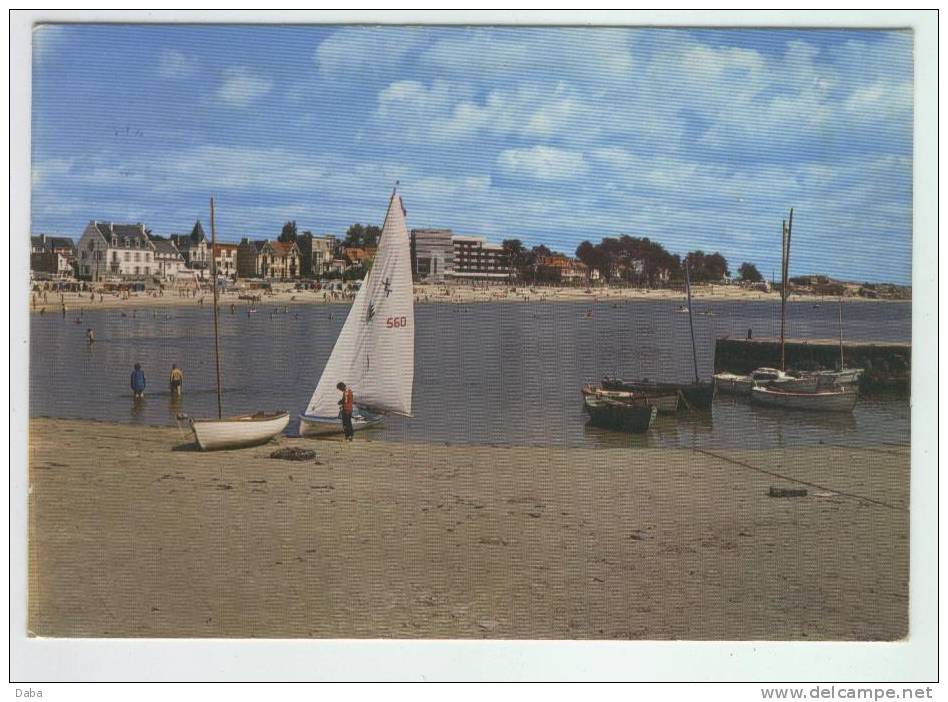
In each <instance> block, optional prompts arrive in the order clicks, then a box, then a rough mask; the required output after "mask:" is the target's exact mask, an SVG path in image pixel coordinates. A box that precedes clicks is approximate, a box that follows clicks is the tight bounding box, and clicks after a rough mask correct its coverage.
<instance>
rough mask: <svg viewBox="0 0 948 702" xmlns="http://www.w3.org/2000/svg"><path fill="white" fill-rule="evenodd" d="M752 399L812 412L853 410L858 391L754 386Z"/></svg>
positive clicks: (771, 405)
mask: <svg viewBox="0 0 948 702" xmlns="http://www.w3.org/2000/svg"><path fill="white" fill-rule="evenodd" d="M750 396H751V401H752V402H754V403H756V404H758V405H763V406H766V407H780V408H782V409H793V410H809V411H811V412H852V411H853V408H854V407H855V406H856V399H857V398H858V396H859V395H858V393H857V392H856V391H855V390H852V389H851V388H841V389H839V390H826V391H819V392H787V391H784V390H782V389H781V390H774V389H771V388H759V387H758V388H752V389H751V395H750Z"/></svg>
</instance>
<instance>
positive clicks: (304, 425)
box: [300, 414, 382, 437]
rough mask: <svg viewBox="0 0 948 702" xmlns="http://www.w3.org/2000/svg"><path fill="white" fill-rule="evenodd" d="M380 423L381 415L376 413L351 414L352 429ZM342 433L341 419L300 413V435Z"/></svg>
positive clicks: (358, 429) (356, 429)
mask: <svg viewBox="0 0 948 702" xmlns="http://www.w3.org/2000/svg"><path fill="white" fill-rule="evenodd" d="M381 423H382V417H381V416H379V415H377V414H353V415H352V430H353V431H361V430H362V429H369V428H370V427H374V426H378V425H379V424H381ZM341 433H342V420H341V419H340V418H339V417H338V416H336V417H315V416H312V415H308V414H301V415H300V436H310V437H312V436H331V435H333V434H341Z"/></svg>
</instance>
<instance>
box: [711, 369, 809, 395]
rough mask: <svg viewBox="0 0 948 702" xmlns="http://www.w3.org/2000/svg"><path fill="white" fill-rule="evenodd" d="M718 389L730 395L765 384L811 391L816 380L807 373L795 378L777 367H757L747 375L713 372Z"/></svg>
mask: <svg viewBox="0 0 948 702" xmlns="http://www.w3.org/2000/svg"><path fill="white" fill-rule="evenodd" d="M714 381H715V383H716V384H717V386H718V389H719V390H720V391H721V392H724V393H730V394H732V395H749V394H750V391H751V389H752V388H755V387H758V386H767V387H774V388H780V389H783V390H794V391H796V392H813V391H815V390H816V389H817V386H818V380H817V378H815V377H811V376H809V375H807V376H804V377H802V378H797V377H794V376H792V375H789V374H787V373H784V372H783V371H782V370H779V369H777V368H758V369H757V370H755V371H752V372H751V373H748V374H747V375H740V374H737V373H715V374H714Z"/></svg>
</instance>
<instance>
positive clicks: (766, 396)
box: [750, 207, 858, 412]
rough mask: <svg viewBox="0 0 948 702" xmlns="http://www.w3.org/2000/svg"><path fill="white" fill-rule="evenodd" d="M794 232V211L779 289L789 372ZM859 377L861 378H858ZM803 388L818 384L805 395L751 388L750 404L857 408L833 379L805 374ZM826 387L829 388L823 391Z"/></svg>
mask: <svg viewBox="0 0 948 702" xmlns="http://www.w3.org/2000/svg"><path fill="white" fill-rule="evenodd" d="M792 230H793V208H792V207H791V208H790V222H789V224H788V223H787V221H786V220H785V221H784V223H783V246H782V251H781V253H782V258H783V262H782V266H781V272H782V277H781V286H780V370H781V371H782V372H784V373H785V372H786V370H787V352H786V341H787V337H786V325H787V298H788V297H789V293H788V284H789V274H790V237H791V232H792ZM839 324H840V364H842V348H843V347H842V329H843V327H842V311H840V322H839ZM857 377H858V376H857ZM798 382H799V383H800V384H805V383H811V384H815V385H816V387H815V388H807V389H806V390H805V391H804V390H802V389H800V388H796V389H795V388H793V387H789V386H788V384H783V385H781V386H778V385H772V386H770V387H752V388H751V390H750V397H751V401H752V402H754V403H755V404H759V405H765V406H768V407H780V408H783V409H794V410H809V411H814V412H852V411H853V408H854V407H855V406H856V399H857V397H858V395H857V393H856V392H855V391H854V390H853V389H852V388H848V387H844V386H842V385H841V384H839V383H837V382H836V381H835V378H833V377H830V378H829V382H826V381H825V380H824V381H823V382H821V381H820V379H819V376H816V375H813V374H812V373H810V374H806V375H805V376H804V377H803V378H801V379H800V380H799V381H798ZM825 385H829V387H828V388H825V389H824V386H825Z"/></svg>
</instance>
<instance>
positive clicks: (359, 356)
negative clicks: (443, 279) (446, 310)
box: [300, 183, 415, 436]
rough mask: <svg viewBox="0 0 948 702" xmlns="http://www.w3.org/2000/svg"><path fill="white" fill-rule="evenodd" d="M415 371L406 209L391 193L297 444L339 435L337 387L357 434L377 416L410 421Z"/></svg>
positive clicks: (413, 313) (379, 418)
mask: <svg viewBox="0 0 948 702" xmlns="http://www.w3.org/2000/svg"><path fill="white" fill-rule="evenodd" d="M396 186H397V183H396ZM414 369H415V310H414V292H413V287H412V277H411V249H410V242H409V239H408V226H407V224H406V223H405V207H404V205H403V204H402V198H401V196H400V195H399V194H398V192H397V187H396V189H395V190H393V191H392V196H391V198H390V199H389V202H388V211H387V212H386V214H385V223H384V224H383V225H382V234H381V240H380V242H379V248H378V253H377V254H376V257H375V261H374V263H373V264H372V269H371V270H370V271H369V274H368V275H367V276H366V278H365V280H364V281H363V283H362V286H361V287H360V288H359V292H358V293H357V294H356V297H355V300H354V301H353V303H352V307H351V308H350V309H349V316H348V317H346V321H345V324H344V325H343V327H342V331H341V332H340V333H339V338H338V339H336V344H335V346H333V349H332V353H331V354H330V355H329V360H328V361H327V362H326V366H325V367H324V368H323V372H322V375H321V376H320V378H319V382H318V383H317V384H316V390H315V391H314V392H313V396H312V398H311V399H310V401H309V405H307V407H306V411H305V412H303V414H301V415H300V436H319V435H325V434H335V433H339V432H341V431H342V422H341V421H340V419H339V401H340V399H341V395H340V392H339V391H338V390H337V389H336V385H337V384H338V383H340V382H342V383H345V384H346V386H347V387H349V388H351V389H352V392H353V396H354V400H355V402H354V407H353V413H352V428H353V429H354V430H355V431H359V430H361V429H367V428H368V427H371V426H375V425H377V424H378V423H379V422H381V421H382V415H383V413H390V414H400V415H404V416H411V405H412V384H413V380H414Z"/></svg>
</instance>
